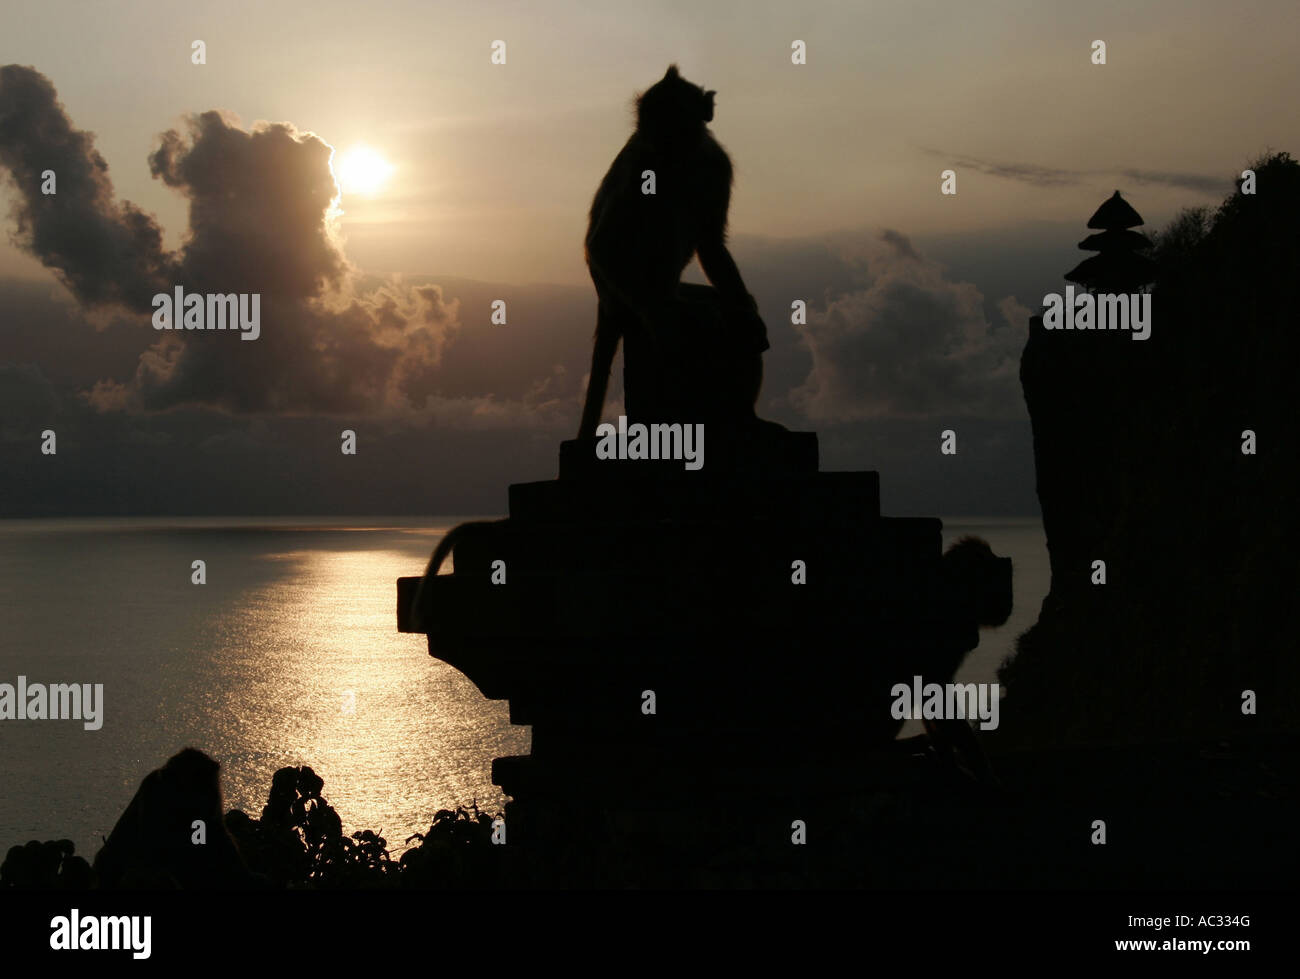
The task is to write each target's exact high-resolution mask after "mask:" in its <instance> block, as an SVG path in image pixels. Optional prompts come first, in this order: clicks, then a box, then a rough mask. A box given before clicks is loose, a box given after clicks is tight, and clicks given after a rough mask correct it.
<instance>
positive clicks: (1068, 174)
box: [925, 149, 1083, 187]
mask: <svg viewBox="0 0 1300 979" xmlns="http://www.w3.org/2000/svg"><path fill="white" fill-rule="evenodd" d="M925 152H926V153H929V154H930V155H931V156H937V157H942V158H943V159H945V160H947V161H948V162H949V164H950V165H951V166H953V167H957V168H961V169H968V170H974V171H976V172H977V173H986V174H988V175H989V176H991V177H1005V178H1006V179H1008V180H1018V181H1020V182H1021V183H1026V184H1032V185H1033V186H1035V187H1068V186H1071V185H1073V184H1078V183H1082V182H1083V181H1082V177H1083V174H1082V173H1081V172H1080V171H1077V170H1062V169H1059V168H1057V167H1044V166H1040V165H1039V164H1037V163H997V162H993V161H990V160H981V159H979V158H977V157H973V156H959V155H956V154H953V153H945V152H944V151H943V150H931V149H927V150H925Z"/></svg>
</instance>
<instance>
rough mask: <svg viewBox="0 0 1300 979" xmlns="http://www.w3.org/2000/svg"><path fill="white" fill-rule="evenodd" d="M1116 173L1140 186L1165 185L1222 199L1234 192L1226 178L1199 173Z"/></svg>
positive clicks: (1123, 171)
mask: <svg viewBox="0 0 1300 979" xmlns="http://www.w3.org/2000/svg"><path fill="white" fill-rule="evenodd" d="M1115 172H1116V173H1118V174H1120V175H1121V176H1125V177H1128V178H1129V179H1130V180H1134V181H1136V182H1137V183H1140V184H1163V185H1164V186H1166V187H1178V188H1180V189H1182V190H1194V191H1196V192H1197V193H1200V194H1213V195H1215V196H1218V197H1222V196H1223V195H1225V194H1227V193H1228V192H1229V191H1231V190H1232V181H1231V180H1230V179H1227V178H1225V177H1206V176H1204V175H1202V174H1197V173H1169V172H1166V171H1158V170H1117V171H1115Z"/></svg>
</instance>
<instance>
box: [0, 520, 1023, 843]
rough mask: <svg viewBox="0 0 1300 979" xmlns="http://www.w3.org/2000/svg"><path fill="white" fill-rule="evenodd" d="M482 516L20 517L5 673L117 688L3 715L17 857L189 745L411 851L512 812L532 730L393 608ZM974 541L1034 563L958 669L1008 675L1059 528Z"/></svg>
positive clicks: (98, 827)
mask: <svg viewBox="0 0 1300 979" xmlns="http://www.w3.org/2000/svg"><path fill="white" fill-rule="evenodd" d="M462 519H467V518H462V517H376V518H358V517H347V518H337V519H327V518H317V517H313V518H302V519H293V518H72V519H60V520H5V521H0V683H9V684H16V683H17V681H18V677H19V676H20V675H21V676H25V677H26V678H27V683H28V684H35V683H45V684H54V683H80V684H98V683H102V684H103V685H104V708H103V726H102V727H101V728H100V729H99V730H86V729H85V727H84V726H83V724H82V723H81V722H79V721H74V720H4V721H0V853H3V852H4V851H5V850H6V849H7V848H8V847H9V846H12V845H14V844H18V843H24V842H26V841H27V840H29V839H59V838H65V837H66V838H69V839H71V840H72V841H73V842H74V843H76V845H77V852H78V853H80V854H82V855H84V856H86V857H87V858H88V859H89V858H92V857H93V856H94V853H95V851H96V850H98V848H99V846H100V845H101V838H102V837H104V836H107V834H108V833H109V831H110V830H111V829H112V828H113V824H114V823H115V822H116V820H117V818H118V816H119V815H120V814H121V812H122V810H123V809H124V808H125V807H126V805H127V803H128V802H129V801H130V799H131V797H132V795H134V793H135V791H136V789H137V788H138V786H139V784H140V781H141V779H142V778H143V777H144V776H145V775H146V774H147V773H148V772H149V771H150V770H152V769H154V768H157V767H159V766H160V765H162V764H163V762H165V761H166V760H167V759H168V758H169V757H170V756H171V755H173V754H174V753H175V752H177V751H178V750H180V749H181V748H182V747H185V746H186V745H192V746H194V747H196V748H200V749H202V750H203V751H206V752H207V753H208V754H210V755H212V756H213V757H214V758H216V759H217V760H218V761H219V762H220V763H221V765H222V785H223V790H224V793H225V802H226V806H227V808H239V809H243V810H244V811H246V812H248V813H249V814H250V815H252V816H254V817H256V816H258V815H259V814H260V812H261V808H262V805H263V804H264V803H265V801H266V793H267V791H268V789H269V788H270V784H271V776H272V774H273V773H274V772H275V771H276V769H278V768H282V767H283V766H285V765H310V766H312V768H313V769H315V771H316V773H317V774H318V775H320V776H321V777H322V778H323V779H324V780H325V787H324V790H323V793H322V794H323V795H324V796H325V798H326V799H328V800H329V802H330V803H331V805H333V806H334V807H335V808H336V809H337V810H338V812H339V815H340V816H341V818H342V820H343V824H344V827H345V830H346V831H348V832H351V831H353V830H357V829H373V830H376V831H378V832H381V834H382V835H384V836H385V837H386V838H387V839H388V841H389V845H390V848H392V849H400V848H401V847H402V845H403V841H404V840H405V839H406V838H407V837H408V836H410V835H411V834H412V833H415V832H418V831H422V830H427V829H428V826H429V823H430V821H431V819H432V817H433V814H434V813H435V812H436V811H437V810H439V809H442V808H454V807H455V806H457V805H469V804H470V803H471V802H474V801H476V802H477V804H478V806H479V807H480V808H481V809H485V810H489V811H496V810H498V809H499V808H500V807H501V806H502V805H504V802H505V799H504V797H503V796H502V795H501V792H500V790H499V789H497V788H496V786H494V785H492V781H491V765H492V759H493V758H495V757H498V756H500V755H508V754H527V753H528V751H529V745H530V740H531V734H530V731H529V729H528V728H527V727H516V726H514V725H511V724H510V720H509V711H508V707H507V705H506V703H504V702H500V701H489V700H485V699H484V698H483V696H482V695H481V694H480V693H479V692H478V690H477V688H475V687H474V685H473V684H472V683H470V682H469V681H468V680H467V679H466V678H465V677H464V676H462V675H461V674H460V673H458V672H457V671H456V670H454V669H452V668H451V667H450V666H447V665H446V664H444V663H441V662H439V661H437V660H434V659H432V658H431V657H430V656H429V655H428V650H427V648H426V645H425V640H424V638H423V637H421V636H413V635H402V634H400V633H398V632H397V627H396V619H395V612H394V608H395V588H396V585H395V582H396V580H397V578H399V577H401V576H404V575H418V574H420V573H421V572H422V571H423V569H424V565H425V563H426V562H427V560H428V556H429V553H430V551H431V550H432V549H433V547H434V546H435V545H436V543H437V541H438V539H439V538H440V537H441V535H442V534H444V533H445V532H446V531H447V529H449V528H450V527H451V526H453V525H454V524H456V523H458V522H460V520H462ZM965 534H977V535H979V536H981V537H983V538H984V539H985V540H987V541H988V542H989V544H990V545H992V547H993V550H994V551H995V552H996V553H998V554H1000V555H1004V556H1008V557H1010V558H1012V560H1013V562H1014V564H1015V607H1014V611H1013V612H1012V616H1011V618H1010V620H1009V621H1008V622H1007V624H1006V625H1004V626H1002V627H1001V628H999V629H993V630H986V631H985V632H984V633H983V635H982V637H981V643H980V645H979V647H978V648H977V649H975V650H974V651H973V652H972V653H971V654H970V655H969V656H968V657H967V659H966V661H965V663H964V664H963V665H962V668H961V670H960V671H959V673H958V675H957V679H958V680H960V681H962V682H991V681H993V680H994V679H995V672H996V670H997V667H998V664H999V663H1000V662H1001V661H1002V659H1003V658H1004V657H1005V656H1006V655H1008V653H1010V652H1011V650H1012V648H1013V644H1014V642H1015V638H1016V636H1018V635H1019V634H1020V633H1021V632H1023V631H1024V630H1025V629H1027V628H1028V627H1029V626H1030V625H1031V624H1032V623H1033V622H1034V620H1035V619H1036V618H1037V616H1038V609H1039V605H1040V604H1041V602H1042V599H1043V597H1044V596H1045V595H1046V594H1047V588H1048V584H1049V573H1048V563H1047V548H1046V542H1045V539H1044V537H1043V531H1042V524H1041V522H1040V521H1039V520H1037V519H1036V518H988V519H985V518H971V517H967V518H947V519H945V520H944V545H945V546H947V545H948V544H949V543H951V542H952V541H953V540H955V539H956V538H958V537H961V536H963V535H965ZM195 561H203V562H204V571H205V575H206V583H205V584H203V585H201V586H200V585H195V584H193V583H192V581H191V578H192V575H193V574H194V573H195V572H194V571H193V570H192V566H193V562H195ZM919 730H920V722H908V723H907V725H906V726H905V728H904V730H903V732H902V736H907V735H909V734H912V733H917V732H919Z"/></svg>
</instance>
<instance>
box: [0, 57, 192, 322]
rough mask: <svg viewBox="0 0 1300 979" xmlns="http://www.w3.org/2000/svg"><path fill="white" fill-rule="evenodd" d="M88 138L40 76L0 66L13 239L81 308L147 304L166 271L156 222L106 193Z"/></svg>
mask: <svg viewBox="0 0 1300 979" xmlns="http://www.w3.org/2000/svg"><path fill="white" fill-rule="evenodd" d="M94 142H95V137H94V135H93V134H91V133H88V132H84V131H82V130H78V129H74V128H73V127H72V122H71V120H69V119H68V115H67V113H66V112H65V111H64V109H63V105H62V103H60V102H59V100H58V96H57V94H56V92H55V91H54V86H53V85H52V84H50V81H49V79H47V78H46V77H45V76H44V75H42V74H40V73H39V72H37V71H36V70H35V69H34V68H24V67H21V66H19V65H5V66H3V67H0V167H2V168H3V169H4V170H6V171H8V173H9V177H10V179H11V180H12V182H13V185H14V188H15V189H16V190H17V191H18V193H17V195H16V199H15V201H14V205H13V211H12V217H13V218H14V221H15V223H16V225H17V231H16V233H15V241H16V242H17V244H18V245H19V246H20V247H21V248H23V249H24V250H25V251H27V252H29V253H30V254H31V255H33V256H35V257H36V258H38V259H39V260H40V261H41V262H42V263H43V264H44V265H45V266H46V267H47V268H50V269H53V270H54V271H55V272H56V273H57V274H58V276H59V278H60V279H61V280H62V281H63V283H64V285H66V286H67V287H68V289H69V290H70V291H71V292H72V294H73V295H74V296H76V297H77V299H78V300H79V301H80V302H82V303H84V304H86V305H87V306H91V307H96V306H104V305H119V306H123V307H126V308H128V309H132V310H135V311H143V310H147V309H149V300H150V298H151V297H152V296H153V295H154V293H156V292H158V291H160V290H162V289H164V288H166V284H167V283H168V282H169V281H170V279H171V277H172V274H173V270H172V268H171V267H170V261H169V256H167V255H165V254H164V253H163V250H162V229H161V228H159V227H158V223H157V222H156V221H155V220H154V218H153V217H152V216H150V215H148V214H145V213H144V212H143V211H141V210H140V209H139V208H137V207H136V206H135V205H134V204H131V203H129V202H122V203H119V202H117V201H116V200H115V199H114V195H113V183H112V181H111V180H109V177H108V164H107V163H105V162H104V158H103V157H102V156H100V154H99V152H98V151H97V150H96V149H95V145H94ZM47 170H52V171H54V174H55V179H56V191H57V192H56V193H54V194H48V195H47V194H43V193H42V192H41V184H42V182H43V178H42V174H43V173H44V172H45V171H47Z"/></svg>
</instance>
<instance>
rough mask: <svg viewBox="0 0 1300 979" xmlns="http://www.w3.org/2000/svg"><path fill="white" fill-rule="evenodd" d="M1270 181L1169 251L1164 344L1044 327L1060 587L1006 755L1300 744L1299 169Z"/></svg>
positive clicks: (1030, 367) (1267, 162) (1022, 661)
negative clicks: (1042, 747)
mask: <svg viewBox="0 0 1300 979" xmlns="http://www.w3.org/2000/svg"><path fill="white" fill-rule="evenodd" d="M1254 170H1255V172H1256V175H1257V180H1258V192H1257V193H1256V194H1243V193H1241V188H1240V185H1241V182H1240V181H1238V190H1237V191H1236V192H1235V193H1233V194H1232V195H1230V196H1229V197H1228V198H1227V199H1226V200H1225V201H1224V202H1223V204H1222V205H1221V206H1220V207H1219V208H1218V209H1217V210H1216V211H1214V212H1212V213H1211V212H1209V211H1206V210H1204V209H1198V210H1192V211H1188V212H1185V213H1184V214H1183V215H1181V216H1180V218H1179V219H1178V220H1176V221H1175V222H1174V223H1173V225H1172V226H1171V227H1170V228H1169V229H1168V230H1167V231H1165V232H1164V233H1162V234H1160V235H1158V236H1157V238H1156V243H1155V250H1154V257H1155V261H1156V264H1157V268H1158V271H1157V273H1156V279H1155V283H1154V286H1153V288H1152V316H1153V321H1154V322H1153V327H1152V335H1151V337H1150V338H1149V339H1148V340H1146V341H1144V342H1141V343H1132V342H1130V340H1129V337H1128V336H1127V335H1124V334H1123V333H1113V334H1112V333H1105V332H1088V333H1065V332H1060V331H1052V332H1049V331H1045V330H1043V328H1042V322H1041V319H1040V318H1038V317H1035V318H1034V319H1032V320H1031V321H1030V329H1029V340H1028V343H1027V344H1026V346H1025V350H1024V354H1023V357H1022V359H1021V368H1020V375H1021V380H1022V383H1023V385H1024V391H1025V401H1026V404H1027V405H1028V408H1029V414H1030V418H1031V420H1032V423H1033V431H1034V457H1035V463H1036V468H1037V478H1038V495H1039V499H1040V501H1041V504H1042V512H1043V525H1044V529H1045V531H1046V534H1047V542H1048V549H1049V552H1050V555H1051V568H1052V584H1051V591H1050V593H1049V594H1048V596H1047V598H1046V599H1045V600H1044V602H1043V607H1042V614H1041V615H1040V617H1039V619H1038V622H1037V623H1036V624H1035V625H1034V626H1033V627H1032V628H1031V629H1030V630H1029V631H1028V632H1026V633H1025V634H1024V635H1023V636H1022V637H1021V638H1020V640H1019V643H1018V652H1017V655H1016V656H1015V657H1014V659H1013V660H1012V661H1010V662H1009V663H1008V664H1007V665H1006V666H1005V667H1004V668H1003V670H1002V674H1001V676H1002V679H1003V681H1004V682H1005V684H1006V688H1007V702H1006V704H1005V707H1004V711H1005V723H1004V725H1003V727H1004V730H1003V731H1001V732H1000V737H1005V738H1007V739H1015V740H1016V741H1018V742H1020V743H1024V744H1029V743H1033V744H1043V743H1056V742H1115V741H1137V740H1175V739H1209V738H1215V737H1229V736H1241V735H1244V736H1258V737H1261V738H1273V737H1277V736H1279V735H1281V734H1284V733H1289V734H1291V735H1294V734H1295V732H1296V727H1297V724H1298V723H1300V720H1298V719H1300V714H1298V713H1297V712H1296V711H1295V710H1294V704H1293V700H1294V695H1295V691H1296V690H1297V689H1300V683H1298V681H1300V676H1298V675H1297V657H1296V655H1295V641H1294V637H1295V635H1296V634H1297V629H1298V628H1300V623H1298V622H1297V618H1296V616H1297V605H1296V601H1295V598H1296V596H1297V595H1298V594H1300V561H1298V560H1297V557H1296V555H1297V553H1298V552H1300V516H1298V514H1297V510H1296V505H1295V500H1296V489H1297V468H1296V460H1297V459H1298V458H1300V451H1298V450H1300V444H1298V442H1297V433H1296V427H1297V426H1296V420H1295V419H1296V409H1295V391H1294V386H1295V385H1294V377H1293V375H1294V370H1295V364H1296V363H1297V359H1298V357H1300V341H1298V339H1297V337H1298V334H1297V330H1296V329H1295V328H1294V327H1293V325H1292V324H1293V322H1294V318H1295V295H1294V283H1295V281H1296V273H1297V271H1300V165H1298V164H1297V163H1296V161H1294V160H1292V159H1291V158H1290V157H1289V156H1288V155H1287V154H1285V153H1281V154H1276V155H1273V156H1269V157H1267V158H1264V159H1261V160H1259V161H1258V162H1257V163H1256V164H1255V165H1254ZM1107 203H1108V204H1109V203H1110V202H1107ZM1100 213H1101V212H1099V214H1100ZM1113 233H1114V232H1113V229H1112V230H1110V231H1106V232H1105V234H1108V235H1109V234H1113ZM1076 271H1077V270H1076ZM1246 432H1253V433H1254V438H1255V445H1256V447H1255V449H1254V452H1253V454H1246V453H1245V452H1243V448H1244V447H1246V446H1247V441H1246V438H1245V437H1244V433H1246ZM1097 560H1103V561H1105V567H1106V584H1104V585H1097V584H1093V583H1092V578H1093V571H1092V567H1093V562H1094V561H1097ZM1246 691H1254V692H1255V695H1256V696H1257V697H1258V701H1259V707H1258V712H1257V713H1254V714H1248V713H1244V712H1243V704H1244V702H1245V700H1244V695H1245V692H1246Z"/></svg>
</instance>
